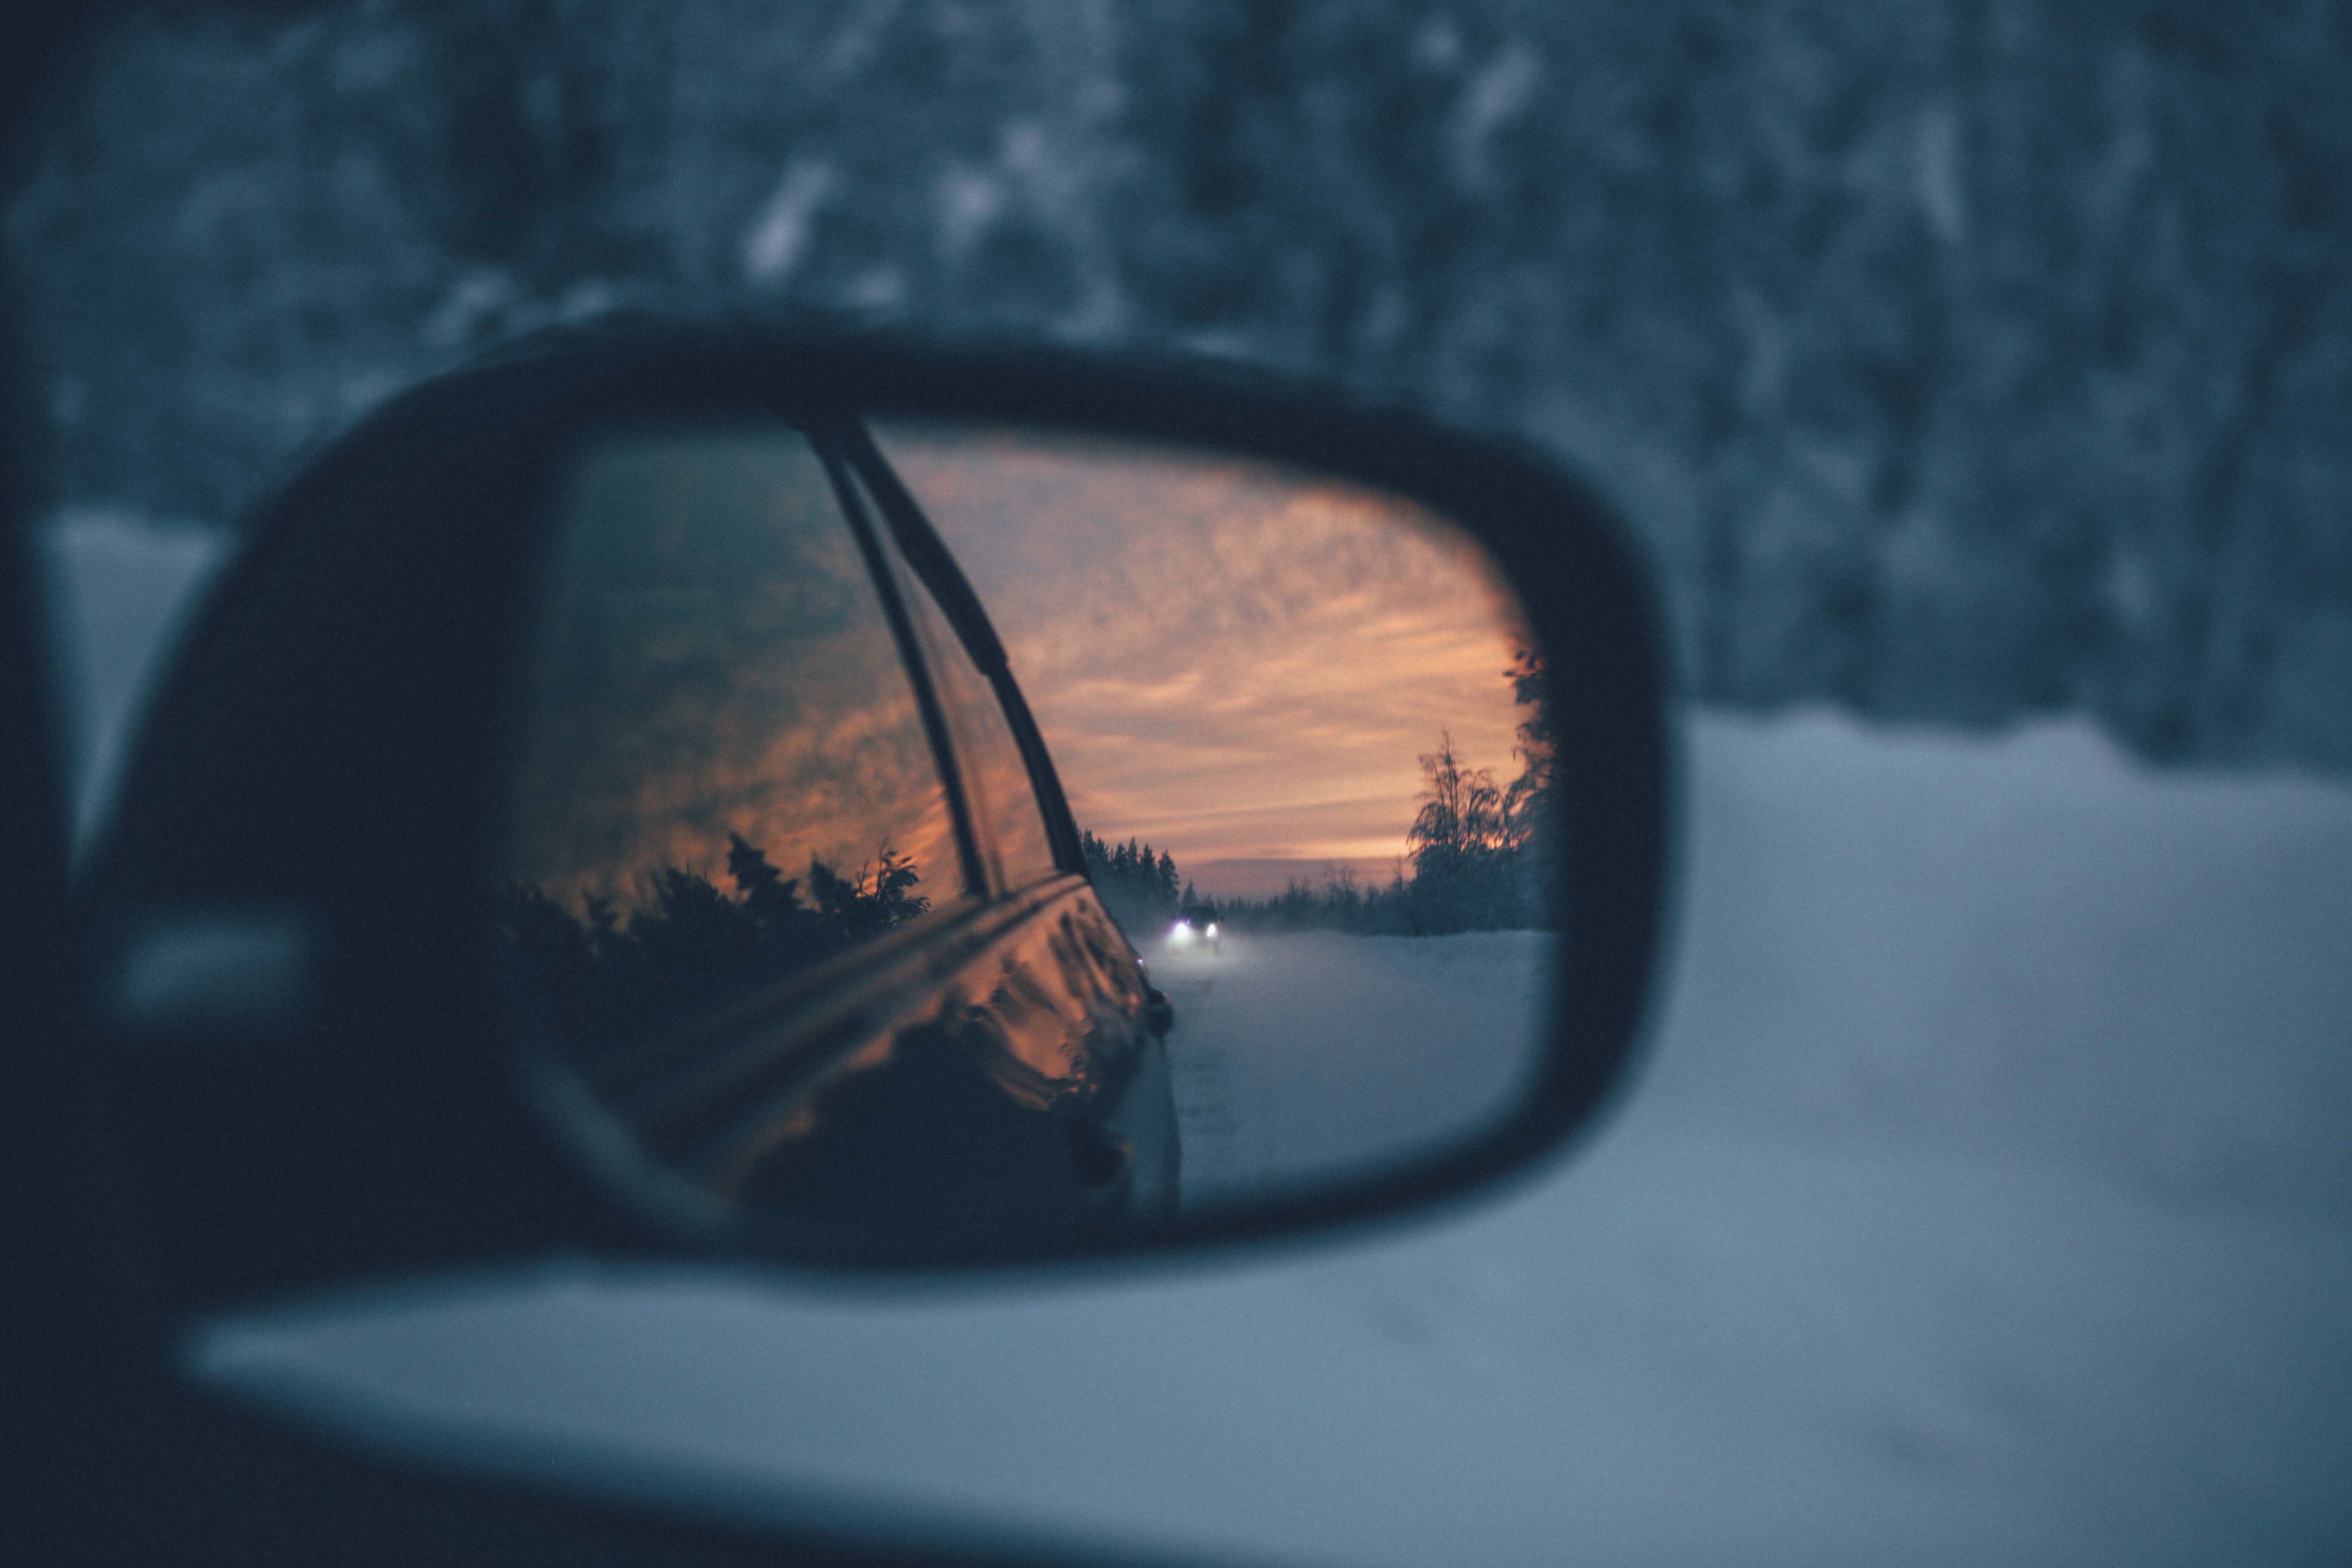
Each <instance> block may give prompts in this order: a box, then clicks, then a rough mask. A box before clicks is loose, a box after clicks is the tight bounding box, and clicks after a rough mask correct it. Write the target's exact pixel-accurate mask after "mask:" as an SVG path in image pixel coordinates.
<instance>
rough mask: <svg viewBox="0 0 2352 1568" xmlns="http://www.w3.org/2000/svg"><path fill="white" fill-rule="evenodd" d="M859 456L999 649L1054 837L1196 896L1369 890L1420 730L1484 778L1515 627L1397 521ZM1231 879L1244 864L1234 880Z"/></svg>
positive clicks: (1112, 446) (1306, 493)
mask: <svg viewBox="0 0 2352 1568" xmlns="http://www.w3.org/2000/svg"><path fill="white" fill-rule="evenodd" d="M876 437H877V440H878V441H879V443H880V444H881V446H882V447H883V450H884V451H885V452H886V453H887V455H888V456H889V458H890V459H891V461H892V463H893V464H894V465H896V466H897V467H898V470H899V472H900V474H901V475H902V476H903V477H904V478H905V479H906V481H907V483H908V487H909V488H910V489H913V491H914V492H915V494H916V496H917V498H918V499H919V500H921V501H922V503H923V505H924V507H925V509H926V510H928V511H929V514H930V517H931V520H932V521H933V522H934V524H936V526H937V527H938V529H939V531H940V534H941V535H942V536H943V537H944V538H945V539H946V541H947V543H948V546H949V548H950V550H951V551H953V552H955V554H956V556H957V558H958V559H959V560H960V561H961V563H962V564H963V567H964V570H965V572H966V573H967V574H968V575H969V576H970V577H971V581H972V585H973V587H974V588H975V589H977V590H978V592H979V594H980V597H981V600H982V603H983V604H984V605H987V607H988V611H989V615H990V616H991V617H992V619H993V621H994V622H995V625H996V628H997V631H998V633H999V635H1000V636H1001V637H1003V640H1004V643H1005V646H1006V647H1007V649H1008V650H1009V651H1010V654H1011V657H1012V660H1013V674H1014V676H1015V678H1016V679H1018V680H1019V681H1020V682H1021V687H1022V690H1023V691H1024V694H1025V695H1026V696H1027V697H1028V699H1029V702H1030V705H1031V707H1032V708H1033V709H1034V710H1035V712H1036V715H1037V720H1038V723H1039V725H1040V726H1041V727H1042V728H1043V730H1044V731H1045V739H1046V743H1047V744H1048V745H1049V746H1050V747H1051V748H1052V750H1053V753H1054V758H1055V764H1056V766H1057V767H1058V769H1059V770H1060V773H1061V777H1062V783H1063V785H1064V787H1065V788H1066V790H1067V791H1068V794H1069V796H1070V804H1071V806H1072V809H1073V810H1074V811H1075V812H1076V816H1077V818H1078V821H1079V823H1080V824H1081V825H1082V826H1086V827H1088V828H1090V829H1092V830H1093V831H1094V832H1096V833H1097V834H1099V835H1101V836H1102V837H1106V838H1109V839H1113V840H1123V839H1125V838H1127V837H1129V836H1130V835H1131V836H1134V837H1140V838H1146V839H1149V840H1150V842H1151V843H1152V845H1153V846H1154V847H1158V848H1161V849H1166V850H1169V851H1171V852H1172V853H1173V854H1174V855H1175V857H1176V858H1177V861H1178V863H1179V864H1180V866H1181V868H1183V869H1184V871H1185V872H1186V873H1187V874H1188V875H1190V876H1192V877H1194V878H1196V879H1199V881H1200V882H1201V885H1202V888H1203V889H1205V890H1209V891H1212V892H1216V893H1220V894H1227V893H1257V892H1264V891H1276V890H1279V889H1280V888H1281V886H1282V885H1283V882H1284V881H1285V880H1286V879H1287V878H1288V877H1291V876H1303V877H1306V878H1308V879H1314V878H1316V877H1318V875H1319V874H1320V872H1321V869H1322V868H1323V867H1324V866H1325V865H1327V864H1340V865H1346V866H1349V867H1351V868H1355V869H1357V870H1358V871H1359V872H1360V873H1362V874H1365V875H1367V876H1369V877H1374V878H1378V879H1385V878H1386V877H1387V875H1388V873H1389V869H1390V867H1391V864H1392V863H1393V862H1394V860H1395V859H1396V858H1397V857H1399V856H1401V855H1402V854H1403V853H1404V849H1405V838H1404V836H1405V829H1406V828H1407V827H1408V826H1410V825H1411V824H1412V818H1413V814H1414V812H1415V810H1416V809H1417V808H1418V804H1419V802H1418V797H1419V795H1420V792H1421V788H1422V776H1421V770H1420V767H1419V764H1418V762H1417V760H1416V759H1417V757H1418V756H1419V754H1420V753H1422V752H1430V751H1434V750H1435V749H1436V748H1437V745H1438V742H1439V736H1440V733H1441V731H1450V732H1451V733H1452V735H1453V739H1454V748H1455V751H1456V753H1457V754H1458V755H1459V756H1460V757H1461V758H1462V760H1463V761H1464V763H1465V764H1467V765H1469V766H1473V767H1486V768H1491V769H1492V770H1493V771H1494V773H1495V774H1496V778H1497V779H1498V780H1501V781H1504V782H1507V781H1508V780H1509V779H1510V778H1512V777H1513V776H1515V775H1516V773H1517V767H1518V764H1517V759H1516V758H1515V757H1514V756H1513V754H1512V745H1513V743H1514V741H1515V738H1516V730H1517V724H1518V722H1519V721H1520V719H1521V718H1522V717H1524V714H1523V712H1522V710H1520V709H1518V708H1517V706H1516V705H1515V704H1514V703H1513V702H1512V700H1511V689H1510V683H1509V681H1508V680H1507V679H1506V678H1505V675H1504V673H1503V672H1504V671H1505V669H1506V668H1507V667H1508V666H1509V664H1510V660H1511V657H1512V650H1513V646H1514V627H1515V618H1516V610H1515V606H1514V605H1512V603H1511V601H1510V599H1509V597H1508V595H1507V594H1506V593H1505V592H1503V591H1502V590H1501V589H1500V588H1499V586H1498V585H1497V584H1496V580H1495V578H1494V576H1493V574H1492V571H1491V569H1490V568H1489V567H1488V566H1487V564H1486V562H1485V560H1484V558H1483V557H1482V556H1481V555H1480V553H1479V552H1477V550H1476V548H1475V546H1474V545H1472V544H1471V543H1469V542H1467V541H1466V540H1465V539H1464V538H1463V537H1462V536H1460V535H1459V534H1458V533H1456V532H1455V531H1453V530H1451V529H1450V528H1447V527H1446V526H1445V525H1444V524H1443V523H1442V522H1440V521H1437V520H1435V519H1433V518H1432V517H1431V516H1430V515H1429V514H1428V513H1426V512H1424V511H1422V510H1420V509H1418V508H1415V507H1412V506H1411V505H1410V504H1409V503H1406V502H1403V501H1401V500H1395V499H1393V498H1391V497H1386V496H1382V495H1379V494H1377V493H1374V492H1370V491H1367V490H1363V489H1358V488H1355V487H1352V486H1342V485H1337V484H1333V483H1330V482H1328V481H1326V480H1323V479H1320V478H1319V477H1318V476H1313V475H1307V474H1301V473H1297V472H1295V471H1289V470H1285V469H1281V468H1274V467H1271V466H1268V465H1265V464H1258V463H1243V462H1235V461H1232V460H1229V459H1226V458H1220V457H1216V456H1213V455H1202V454H1197V453H1189V452H1183V451H1179V450H1174V449H1171V448H1166V447H1142V446H1138V445H1132V444H1126V443H1108V442H1104V441H1097V440H1081V439H1074V438H1068V437H1041V436H1037V435H1034V434H1028V433H1019V434H1012V435H998V434H993V433H989V432H983V431H975V430H969V429H948V428H940V427H931V426H888V427H883V428H879V429H877V431H876ZM1253 863H1255V864H1253Z"/></svg>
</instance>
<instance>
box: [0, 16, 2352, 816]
mask: <svg viewBox="0 0 2352 1568" xmlns="http://www.w3.org/2000/svg"><path fill="white" fill-rule="evenodd" d="M2347 82H2352V6H2347V5H2346V4H2343V3H2341V0H2274V3H2270V4H2249V5H2241V6H2232V7H2221V6H2216V5H2208V4H2203V3H2200V0H2082V3H2077V4H2068V5H2058V4H2049V3H2044V4H2029V3H2024V0H1881V3H1878V4H1873V5H1850V4H1843V3H1832V0H1763V3H1751V0H1612V3H1597V0H1596V3H1585V4H1574V3H1560V0H1540V3H1537V0H1527V3H1517V0H1487V3H1483V4H1472V3H1464V4H1455V5H1439V4H1405V3H1402V0H1397V3H1379V0H1348V3H1332V4H1307V3H1284V0H1223V3H1218V0H1131V3H1129V4H1125V5H1108V4H1105V3H1101V0H1022V3H1020V4H1006V5H977V4H969V3H962V0H906V3H903V4H898V3H891V0H858V3H854V4H820V3H814V0H812V3H806V4H795V5H773V4H771V3H767V0H681V3H679V4H676V5H663V6H651V5H638V4H626V3H624V0H473V3H470V4H464V5H452V4H444V3H434V4H427V3H426V0H354V3H352V4H346V5H340V6H336V7H332V8H330V9H327V10H325V11H323V12H321V13H320V14H319V15H317V16H314V17H312V18H311V19H309V20H302V21H297V22H291V23H289V22H285V21H282V20H263V19H248V20H222V19H219V18H213V17H207V16H205V15H203V13H202V12H201V10H200V9H194V8H187V7H182V8H177V9H174V10H173V11H170V12H166V13H163V14H160V15H159V16H157V17H154V18H152V19H147V20H134V21H132V22H130V23H128V24H125V25H124V26H122V27H121V28H120V29H119V30H118V31H117V32H116V33H115V34H114V35H113V36H112V37H111V38H110V41H109V42H108V44H107V45H106V46H105V47H103V48H102V49H101V50H100V52H99V53H98V55H97V56H96V57H94V60H93V64H92V68H91V69H90V71H89V75H88V77H87V79H86V80H85V81H84V82H83V83H82V85H81V86H80V87H79V89H76V90H75V91H74V92H72V93H71V94H69V95H68V97H67V98H66V99H64V100H61V101H60V102H58V104H56V105H54V106H53V110H54V113H53V121H52V129H51V132H50V135H49V140H48V142H47V151H46V153H44V154H43V156H42V157H41V158H40V160H39V161H38V162H37V164H36V166H35V168H34V171H33V174H32V176H31V178H30V181H29V183H28V184H26V186H25V187H24V188H23V189H22V190H21V191H20V192H19V193H17V194H16V196H15V197H14V199H13V200H12V202H11V204H10V206H9V209H8V213H7V243H8V244H9V246H10V247H11V265H12V268H13V269H14V270H15V271H16V276H17V277H18V278H19V279H21V280H22V282H23V284H24V286H25V287H26V289H28V292H29V300H30V309H31V317H32V319H31V321H30V332H31V337H32V341H33V343H34V346H35V349H36V352H37V353H38V354H40V355H41V356H42V357H43V359H44V360H45V362H46V364H47V370H48V374H49V389H50V405H51V408H52V410H53V412H54V416H55V422H56V431H57V447H56V473H57V479H58V492H59V500H60V504H61V505H64V506H68V507H109V508H118V509H124V510H131V511H132V512H135V513H141V514H144V515H149V516H154V517H162V518H179V517H194V518H200V519H207V520H226V519H229V518H231V517H232V516H233V515H234V514H235V513H236V511H237V510H238V509H239V508H241V507H242V506H244V505H245V504H247V502H248V501H249V500H252V499H254V498H255V497H256V495H257V492H258V491H259V490H261V489H264V488H265V487H267V486H268V484H269V483H271V482H272V481H274V480H275V479H278V478H279V477H281V476H283V475H284V473H285V472H286V470H287V468H288V466H289V463H290V462H291V461H292V460H293V458H295V456H296V455H297V454H299V451H300V450H301V449H302V448H303V447H305V446H306V444H308V443H310V442H312V441H315V440H316V439H317V438H319V437H320V436H322V435H324V434H325V433H327V432H330V431H331V430H332V429H334V428H335V427H337V426H339V425H341V423H342V422H344V421H346V420H348V419H349V418H350V417H351V416H352V415H353V414H354V413H356V412H357V411H359V410H360V409H362V408H363V407H365V406H366V405H369V404H370V403H372V402H373V400H375V399H377V398H380V397H382V396H383V395H385V394H387V393H388V392H391V391H393V390H394V389H395V388H397V387H399V386H400V385H402V384H404V383H406V382H408V381H410V380H412V379H414V378H415V377H417V376H420V375H423V374H427V373H429V372H431V371H433V370H435V369H437V368H440V367H443V366H446V365H448V364H450V363H456V362H457V361H459V360H462V359H463V358H464V357H465V356H467V354H468V353H472V352H474V351H476V350H477V349H478V348H480V347H481V346H483V345H486V344H488V343H490V342H495V341H497V340H499V338H501V337H504V336H507V335H509V334H512V333H514V332H516V331H521V330H527V329H529V328H530V327H532V326H535V325H538V324H540V323H542V322H545V321H551V320H558V319H569V318H578V317H583V316H590V315H593V314H595V313H598V312H600V311H603V310H608V309H611V308H614V307H615V306H620V305H628V304H657V305H658V304H675V305H686V306H689V307H695V308H708V307H712V306H727V307H734V306H744V307H750V308H752V309H755V310H773V311H779V312H789V311H793V310H822V311H827V312H836V313H846V314H849V315H852V316H855V317H857V318H860V319H866V320H877V321H894V322H900V323H910V324H919V325H922V326H926V327H932V328H940V329H945V330H949V331H960V332H996V331H1008V332H1014V333H1020V334H1027V335H1044V336H1048V337H1052V338H1056V339H1062V340H1070V341H1078V342H1090V343H1099V344H1106V345H1118V346H1137V347H1143V348H1150V349H1167V348H1185V349H1192V350H1195V351H1205V352H1209V353H1219V354H1223V355H1228V356H1232V357H1235V358H1238V359H1241V360H1244V361H1248V362H1252V363H1262V364H1265V365H1269V366H1274V367H1278V368H1282V369H1286V370H1292V371H1299V372H1306V373H1310V374H1318V375H1323V376H1328V377H1332V378H1336V379H1337V380H1339V382H1341V383H1343V384H1345V385H1347V386H1348V387H1349V388H1351V389H1353V390H1354V391H1356V392H1358V393H1360V394H1361V395H1365V396H1369V397H1391V398H1400V399H1403V400H1407V401H1410V402H1412V403H1414V404H1418V405H1423V406H1424V407H1428V408H1431V409H1433V410H1434V411H1436V412H1438V413H1440V414H1441V415H1444V416H1447V417H1450V418H1452V419H1454V420H1457V421H1462V422H1465V423H1467V424H1469V425H1472V426H1476V427H1479V428H1483V429H1486V430H1489V431H1494V432H1498V433H1504V434H1508V435H1515V436H1517V437H1524V438H1526V439H1528V440H1529V441H1531V442H1533V443H1535V444H1537V445H1538V446H1540V447H1544V448H1547V449H1549V450H1550V451H1551V452H1554V453H1556V454H1558V455H1559V456H1560V457H1562V458H1566V459H1568V460H1570V462H1572V463H1574V464H1575V465H1577V466H1578V467H1579V468H1580V469H1581V470H1582V471H1583V472H1585V473H1586V474H1587V475H1589V476H1590V477H1591V478H1592V479H1593V480H1594V481H1595V482H1596V484H1597V485H1598V487H1599V488H1600V489H1601V491H1602V492H1603V493H1604V494H1605V495H1607V496H1608V497H1609V498H1610V499H1611V500H1613V501H1614V502H1615V503H1616V505H1617V506H1618V507H1619V508H1620V509H1621V510H1622V511H1623V513H1624V515H1625V516H1626V517H1627V518H1628V520H1629V521H1631V522H1632V524H1633V526H1634V528H1635V529H1636V531H1638V532H1640V533H1641V534H1642V535H1643V537H1644V539H1645V540H1646V541H1647V542H1648V545H1649V548H1650V550H1651V552H1652V553H1653V555H1654V559H1655V561H1656V562H1657V563H1658V565H1659V567H1660V569H1661V572H1662V574H1663V576H1664V579H1665V582H1666V584H1667V595H1668V599H1669V602H1670V606H1671V610H1672V615H1673V618H1674V624H1675V635H1676V637H1677V640H1678V643H1679V647H1680V653H1681V658H1682V666H1683V672H1684V678H1685V683H1686V685H1687V687H1688V688H1689V689H1690V690H1691V691H1692V692H1693V693H1694V694H1695V695H1696V696H1697V697H1698V698H1700V699H1702V700H1709V701H1714V702H1719V703H1728V704H1736V705H1740V706H1745V707H1755V708H1770V707H1774V706H1779V705H1783V704H1789V703H1794V702H1802V701H1815V700H1828V701H1834V702H1837V703H1841V704H1844V705H1846V706H1848V707H1850V708H1852V709H1853V710H1857V711H1860V712H1862V713H1864V714H1868V715H1872V716H1874V717H1877V718H1879V719H1883V720H1887V721H1924V722H1936V723H1963V724H1978V725H1982V724H1996V723H2000V722H2002V721H2007V720H2010V719H2012V718H2015V717H2017V716H2020V715H2022V714H2026V713H2031V712H2036V711H2042V710H2061V709H2074V710H2086V711H2089V712H2092V713H2095V714H2096V715H2098V716H2100V717H2101V718H2102V719H2103V720H2104V721H2105V722H2106V723H2107V724H2108V725H2109V726H2110V727H2111V728H2112V729H2113V730H2114V731H2116V733H2117V734H2118V735H2119V736H2120V737H2122V738H2123V739H2124V740H2125V741H2126V742H2127V743H2128V744H2130V745H2132V746H2133V747H2135V748H2136V749H2137V750H2138V751H2139V752H2141V753H2142V754H2143V755H2146V756H2150V757H2155V758H2160V759H2179V760H2191V761H2198V762H2204V763H2275V762H2287V763H2301V764H2304V765H2308V766H2315V767H2320V768H2326V769H2330V770H2336V771H2341V770H2345V769H2347V768H2352V287H2347V284H2348V283H2352V91H2347Z"/></svg>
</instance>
